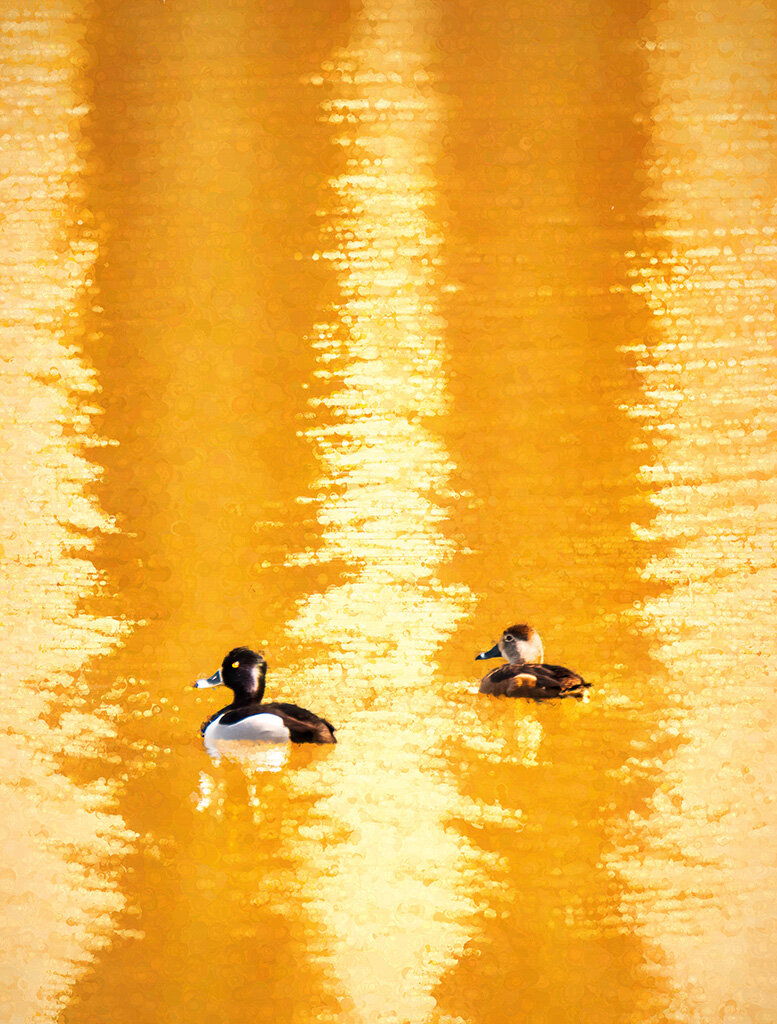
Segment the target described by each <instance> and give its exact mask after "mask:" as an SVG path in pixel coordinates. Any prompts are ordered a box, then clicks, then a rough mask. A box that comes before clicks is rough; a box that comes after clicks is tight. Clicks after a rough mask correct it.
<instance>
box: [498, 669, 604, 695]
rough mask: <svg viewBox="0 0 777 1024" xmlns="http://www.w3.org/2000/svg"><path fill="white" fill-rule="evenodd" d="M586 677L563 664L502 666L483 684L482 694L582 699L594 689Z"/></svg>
mask: <svg viewBox="0 0 777 1024" xmlns="http://www.w3.org/2000/svg"><path fill="white" fill-rule="evenodd" d="M590 685H591V684H590V683H587V682H586V681H585V680H584V679H583V677H582V676H580V675H578V674H577V672H573V671H572V670H571V669H568V668H564V666H563V665H527V664H526V663H515V662H514V663H512V664H508V665H499V666H498V667H497V668H495V669H493V670H492V671H491V672H489V673H488V675H485V676H483V679H482V680H481V682H480V692H481V693H491V694H494V695H496V696H504V697H529V698H533V699H535V700H542V699H546V698H553V697H582V695H583V692H584V691H585V690H586V689H587V688H588V687H589V686H590Z"/></svg>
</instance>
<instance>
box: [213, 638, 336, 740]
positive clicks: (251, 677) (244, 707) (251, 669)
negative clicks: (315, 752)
mask: <svg viewBox="0 0 777 1024" xmlns="http://www.w3.org/2000/svg"><path fill="white" fill-rule="evenodd" d="M266 675H267V662H266V661H265V660H264V658H263V657H262V655H261V654H258V653H257V652H256V651H253V650H251V648H250V647H233V648H232V650H231V651H229V653H228V654H226V655H225V657H224V660H223V661H222V663H221V668H220V669H218V670H217V671H216V672H214V673H213V675H212V676H208V678H207V679H198V680H197V681H196V682H195V683H194V688H195V689H207V688H210V687H212V686H226V687H228V688H229V689H230V690H232V692H233V693H234V695H235V699H234V700H233V701H232V703H231V704H227V706H226V707H224V708H221V710H220V711H217V712H216V713H215V714H213V715H211V716H210V718H209V719H208V720H207V721H205V722H203V723H202V727H201V729H200V732H201V733H202V737H203V741H204V743H205V746H206V748H208V749H209V750H215V749H216V746H217V744H218V743H219V742H221V741H224V740H249V741H250V740H253V741H255V742H259V743H262V742H264V743H286V742H288V741H291V742H292V743H336V742H337V740H336V739H335V727H334V726H333V725H332V723H331V722H327V720H326V719H325V718H320V717H319V716H318V715H315V714H313V712H312V711H308V710H307V708H301V707H299V706H298V705H297V704H281V703H278V702H277V701H272V702H269V703H267V704H263V703H262V698H263V697H264V687H265V676H266Z"/></svg>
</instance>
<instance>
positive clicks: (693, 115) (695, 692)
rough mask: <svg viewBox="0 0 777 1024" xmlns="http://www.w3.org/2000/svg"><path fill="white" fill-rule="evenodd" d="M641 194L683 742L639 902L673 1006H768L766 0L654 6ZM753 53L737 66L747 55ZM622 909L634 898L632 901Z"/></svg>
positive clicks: (669, 775)
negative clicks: (761, 2)
mask: <svg viewBox="0 0 777 1024" xmlns="http://www.w3.org/2000/svg"><path fill="white" fill-rule="evenodd" d="M645 28H646V32H647V33H648V35H647V39H648V45H649V70H650V73H651V80H652V82H653V83H654V88H655V94H654V96H653V97H652V98H653V101H654V103H655V107H654V111H653V114H652V118H651V146H650V151H649V157H650V163H649V166H648V174H649V178H650V179H651V181H652V184H651V186H650V188H649V190H648V192H647V194H646V201H647V203H649V205H650V208H651V212H652V213H653V214H654V216H655V217H656V218H657V220H658V223H659V225H660V227H659V228H658V229H657V230H656V232H655V233H654V234H653V235H652V236H651V237H650V239H649V243H648V246H647V247H646V248H645V250H644V251H642V252H640V253H639V254H638V255H636V259H635V271H634V286H633V287H634V290H635V291H636V292H638V293H639V294H641V295H644V296H645V299H646V301H647V303H648V305H649V307H650V309H651V310H652V312H653V316H654V319H653V332H652V337H651V338H650V340H649V341H648V342H647V343H646V344H640V345H638V346H637V347H636V349H635V352H636V354H637V357H638V360H639V368H640V372H641V374H642V377H643V381H644V390H645V401H644V406H643V407H642V408H641V409H638V410H636V414H637V415H638V416H639V417H640V418H641V419H642V420H643V423H644V427H643V429H644V431H645V433H646V435H647V436H648V438H649V439H650V445H651V449H652V452H653V458H652V461H651V462H650V463H649V464H648V465H646V466H645V467H644V476H645V479H646V480H647V481H648V482H649V483H650V484H651V485H652V486H653V487H654V488H655V496H654V502H655V506H656V518H655V521H654V523H653V524H652V526H651V528H650V530H649V531H647V532H646V533H645V534H644V535H643V536H644V538H645V539H646V540H648V541H649V542H650V544H651V545H652V546H653V547H654V550H655V552H656V554H655V557H654V558H653V559H652V561H651V562H650V563H649V564H648V565H647V567H646V569H645V577H646V579H648V580H656V581H659V582H660V583H661V584H662V588H663V590H662V594H661V596H660V597H658V598H655V599H653V600H651V601H649V602H647V603H646V604H645V606H644V608H643V610H642V616H643V621H644V628H645V629H646V630H648V631H650V632H651V633H653V634H655V637H656V644H655V655H656V656H657V658H658V659H659V660H660V662H661V663H662V665H663V666H664V667H665V669H666V679H665V681H663V682H662V683H661V684H660V692H662V693H663V694H664V695H665V700H666V702H667V709H666V712H665V716H666V717H665V723H664V724H665V728H666V729H667V730H668V731H669V732H672V733H674V734H675V735H676V736H678V738H679V739H680V741H681V743H680V746H679V748H678V750H677V753H676V754H675V756H674V757H673V758H671V760H669V761H668V763H667V764H666V765H665V768H664V780H663V782H662V784H661V786H660V788H659V790H658V792H657V794H656V796H655V797H654V798H653V800H652V801H651V813H650V816H649V817H648V818H647V819H646V820H644V821H641V822H639V823H637V822H635V830H636V831H635V836H634V837H633V839H635V840H636V841H637V842H638V843H639V844H640V846H641V847H642V849H643V850H644V853H643V855H642V856H641V857H640V858H639V860H636V859H631V860H628V861H627V862H626V864H625V865H623V868H622V869H623V871H624V874H625V876H626V877H627V878H628V879H629V880H630V882H631V884H632V886H633V887H634V893H633V895H632V896H631V898H630V903H631V904H632V908H631V910H632V911H633V912H635V913H636V919H637V921H638V922H639V926H640V929H641V931H642V932H643V934H644V935H645V936H647V937H649V938H650V939H651V940H652V943H653V944H655V946H657V947H658V950H659V951H660V952H659V953H658V954H657V955H658V957H659V958H660V960H661V962H662V963H663V964H665V965H666V967H665V970H666V971H667V972H668V974H669V976H670V978H671V980H672V983H673V987H674V993H675V994H674V999H673V1004H674V1005H673V1007H672V1013H673V1019H675V1018H676V1019H679V1020H683V1021H685V1020H692V1021H705V1022H706V1021H710V1020H725V1021H731V1022H739V1021H742V1022H766V1021H768V1020H772V1019H773V1016H774V1007H775V1005H777V985H776V984H775V976H774V971H773V968H772V966H771V965H773V963H774V961H775V955H777V945H776V942H775V930H774V921H775V919H777V897H775V893H777V885H776V884H775V883H777V877H775V866H774V860H773V856H772V855H768V854H767V853H766V851H767V849H771V850H772V851H773V850H774V843H775V839H777V816H775V812H774V804H773V796H772V794H773V788H774V786H773V770H774V749H775V743H776V742H777V732H776V731H775V726H774V715H773V713H772V710H771V709H772V706H773V702H774V688H773V680H774V672H775V646H774V630H773V622H772V618H773V608H774V592H775V568H774V522H775V508H776V507H777V487H776V486H775V482H774V481H775V479H776V478H777V477H776V475H775V469H777V464H776V463H777V459H776V458H775V449H774V443H773V438H774V432H775V427H777V398H775V395H777V357H776V356H775V351H774V347H773V346H774V329H773V314H774V292H775V284H777V280H776V279H777V245H775V226H774V222H773V210H774V206H775V199H776V198H777V196H776V195H775V190H774V180H775V179H774V170H775V163H774V151H775V144H777V138H775V123H776V122H775V115H776V114H777V79H775V75H774V53H775V47H776V46H777V19H775V15H774V12H773V11H771V10H768V9H767V8H765V7H760V6H748V7H739V6H737V5H733V4H727V3H724V2H720V3H714V4H712V5H711V7H708V8H707V9H705V10H704V11H703V12H702V11H697V10H696V9H695V8H688V7H687V6H686V5H683V4H679V3H678V4H675V3H666V4H662V5H661V6H660V7H658V8H656V11H655V14H654V15H653V17H652V19H651V21H650V22H649V23H648V24H647V25H646V26H645ZM743 55H746V59H745V60H743V59H742V58H743ZM624 909H625V910H626V913H629V912H630V910H629V909H626V908H624Z"/></svg>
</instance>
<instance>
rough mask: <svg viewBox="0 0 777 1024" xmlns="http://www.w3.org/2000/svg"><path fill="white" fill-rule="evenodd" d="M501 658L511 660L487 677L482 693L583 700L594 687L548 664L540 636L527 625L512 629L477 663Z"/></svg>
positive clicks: (480, 657) (539, 698) (484, 679)
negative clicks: (588, 690) (578, 698)
mask: <svg viewBox="0 0 777 1024" xmlns="http://www.w3.org/2000/svg"><path fill="white" fill-rule="evenodd" d="M499 657H502V658H505V659H507V664H506V665H499V666H498V668H495V669H492V671H491V672H488V673H487V674H486V675H485V676H483V678H482V679H481V681H480V688H479V689H480V693H488V694H491V695H493V696H497V697H528V698H530V699H533V700H548V699H553V698H557V697H582V696H583V694H584V693H585V691H586V690H587V689H588V687H589V686H590V685H591V684H590V683H587V682H586V681H585V680H584V679H583V677H582V676H580V675H578V674H577V672H573V671H572V670H571V669H568V668H564V667H563V666H562V665H548V664H546V663H544V662H543V661H542V657H543V648H542V640H541V639H540V635H539V633H538V632H537V631H536V630H535V629H533V628H532V627H531V626H529V625H527V624H525V623H520V624H518V625H514V626H508V628H507V629H506V630H505V631H504V633H503V634H502V637H501V639H500V640H499V641H498V643H496V644H495V645H494V647H492V648H491V650H490V651H484V652H483V653H482V654H478V655H477V658H476V659H475V660H476V661H481V660H484V659H486V658H499Z"/></svg>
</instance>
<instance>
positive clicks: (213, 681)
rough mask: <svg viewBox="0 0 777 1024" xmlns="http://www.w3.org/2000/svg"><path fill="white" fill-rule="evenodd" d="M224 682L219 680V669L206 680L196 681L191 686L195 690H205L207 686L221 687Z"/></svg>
mask: <svg viewBox="0 0 777 1024" xmlns="http://www.w3.org/2000/svg"><path fill="white" fill-rule="evenodd" d="M223 685H224V680H223V679H222V678H221V669H219V670H218V671H217V672H214V673H213V675H212V676H208V678H207V679H198V680H197V682H196V683H194V684H193V686H194V689H195V690H205V689H207V688H208V687H209V686H223Z"/></svg>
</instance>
